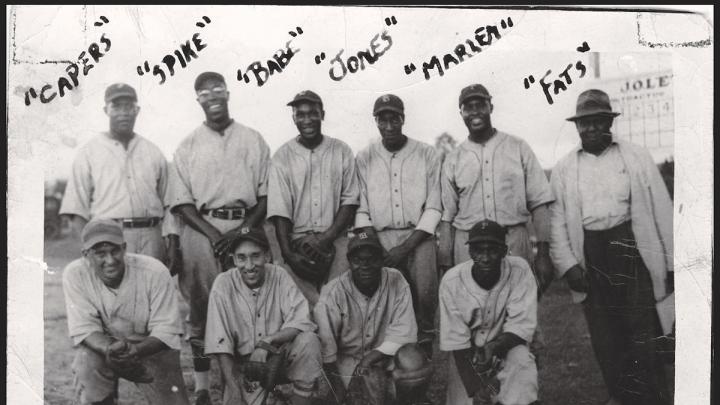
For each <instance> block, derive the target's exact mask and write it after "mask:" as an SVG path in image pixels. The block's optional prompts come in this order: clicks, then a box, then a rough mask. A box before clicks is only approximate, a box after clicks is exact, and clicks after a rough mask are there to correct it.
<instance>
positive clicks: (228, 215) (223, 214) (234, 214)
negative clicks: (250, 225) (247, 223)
mask: <svg viewBox="0 0 720 405" xmlns="http://www.w3.org/2000/svg"><path fill="white" fill-rule="evenodd" d="M247 211H248V210H247V208H215V209H212V210H209V209H201V210H200V213H201V214H203V215H210V216H211V217H213V218H219V219H225V220H228V221H231V220H234V219H243V218H245V215H246V214H247Z"/></svg>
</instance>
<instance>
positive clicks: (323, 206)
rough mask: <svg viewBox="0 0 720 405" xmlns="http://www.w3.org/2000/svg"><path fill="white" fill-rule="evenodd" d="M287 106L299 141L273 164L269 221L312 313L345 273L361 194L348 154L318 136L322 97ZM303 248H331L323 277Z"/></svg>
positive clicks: (299, 98) (307, 96)
mask: <svg viewBox="0 0 720 405" xmlns="http://www.w3.org/2000/svg"><path fill="white" fill-rule="evenodd" d="M288 106H291V107H292V112H293V115H292V117H293V122H294V123H295V126H296V127H297V129H298V131H299V135H298V136H296V137H295V138H294V139H292V140H290V141H288V142H287V143H285V144H284V145H283V146H281V147H280V149H278V150H277V152H275V155H274V156H273V158H272V163H271V166H270V174H269V180H268V196H269V198H268V218H272V219H273V220H274V221H275V231H276V233H277V238H278V242H279V244H280V249H281V251H282V254H283V258H284V259H285V262H286V263H287V264H288V266H289V267H290V269H291V271H292V274H293V275H294V276H295V279H296V282H297V284H298V287H299V288H300V290H301V291H302V292H303V294H304V295H305V298H307V300H308V301H309V302H310V307H311V308H312V306H314V305H315V303H316V302H317V300H318V298H319V297H320V286H321V285H322V284H324V283H325V282H327V280H331V279H333V278H335V277H337V276H338V275H339V274H340V273H341V272H343V271H346V270H347V269H348V263H347V258H346V257H345V256H346V255H345V253H346V251H347V231H348V228H349V227H350V225H351V224H352V219H353V217H354V215H355V209H356V208H357V206H358V199H359V194H360V190H359V189H358V183H357V177H356V174H355V158H354V156H353V153H352V150H351V149H350V147H349V146H348V145H347V144H346V143H345V142H343V141H340V140H339V139H336V138H332V137H329V136H327V135H324V134H323V133H322V129H321V128H322V121H323V119H324V118H325V111H324V110H323V103H322V99H320V96H318V95H317V94H316V93H314V92H312V91H310V90H305V91H302V92H300V93H298V94H297V95H296V96H295V97H294V98H293V100H292V101H290V102H289V103H288ZM303 243H307V244H309V245H310V247H311V249H316V250H319V251H321V252H322V251H328V250H329V249H330V247H331V246H332V247H334V251H335V256H334V258H333V260H332V263H331V264H330V266H329V269H327V270H328V271H327V273H325V272H323V271H320V270H319V269H318V267H319V266H317V263H315V262H314V261H312V259H310V258H308V257H306V256H305V255H304V254H302V253H301V252H300V251H298V250H299V249H298V247H299V246H301V244H303ZM303 269H308V271H301V270H303Z"/></svg>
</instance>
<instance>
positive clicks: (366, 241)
mask: <svg viewBox="0 0 720 405" xmlns="http://www.w3.org/2000/svg"><path fill="white" fill-rule="evenodd" d="M365 246H368V247H372V248H374V249H375V250H377V251H380V252H382V250H383V246H382V245H381V244H380V240H379V239H378V238H377V236H375V235H374V234H372V233H367V232H359V233H358V234H357V235H355V237H353V238H351V239H350V241H349V242H348V253H347V254H348V255H351V254H352V253H353V252H355V251H356V250H358V249H360V248H361V247H365Z"/></svg>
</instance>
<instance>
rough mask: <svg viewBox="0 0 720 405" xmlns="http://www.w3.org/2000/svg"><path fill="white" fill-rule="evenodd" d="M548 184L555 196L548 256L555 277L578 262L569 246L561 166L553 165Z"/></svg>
mask: <svg viewBox="0 0 720 405" xmlns="http://www.w3.org/2000/svg"><path fill="white" fill-rule="evenodd" d="M550 184H551V188H552V192H553V195H554V196H555V201H554V202H553V203H552V204H550V258H551V259H552V261H553V264H554V265H555V271H556V273H557V277H558V278H561V277H562V276H564V275H565V272H567V271H568V270H569V269H570V268H571V267H573V266H575V265H576V264H578V261H577V259H576V258H575V255H574V254H573V252H572V248H571V247H570V236H569V234H568V229H567V227H568V223H567V216H566V214H565V209H566V208H565V202H566V199H565V185H564V184H563V169H562V167H561V166H559V165H555V169H553V171H552V175H551V176H550Z"/></svg>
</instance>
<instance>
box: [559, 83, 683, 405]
mask: <svg viewBox="0 0 720 405" xmlns="http://www.w3.org/2000/svg"><path fill="white" fill-rule="evenodd" d="M618 115H620V114H619V113H617V112H615V111H613V110H612V108H611V106H610V99H609V97H608V95H607V94H606V93H605V92H603V91H601V90H595V89H592V90H587V91H585V92H583V93H581V94H580V96H579V97H578V101H577V110H576V114H575V115H574V116H572V117H570V118H568V121H572V122H574V123H575V126H576V127H577V130H578V133H579V135H580V141H581V144H580V145H579V146H578V147H576V148H575V149H573V150H572V151H571V152H570V153H569V154H568V155H567V156H565V157H564V158H563V159H561V160H560V161H559V162H558V164H557V165H556V166H555V168H554V169H553V172H552V178H551V180H550V183H551V187H552V189H553V192H554V195H555V203H554V204H553V205H552V206H551V233H552V235H551V244H550V254H551V256H552V258H553V261H554V263H555V268H556V269H557V273H558V276H559V277H564V278H565V279H566V280H567V282H568V285H569V286H570V289H571V290H572V293H573V298H574V301H576V302H583V306H584V310H585V317H586V319H587V322H588V327H589V330H590V336H591V341H592V346H593V349H594V351H595V355H596V357H597V360H598V363H599V365H600V369H601V371H602V374H603V378H604V380H605V384H606V386H607V388H608V392H609V394H610V399H609V401H608V402H607V403H608V404H667V403H670V398H671V396H670V393H668V392H666V391H667V383H666V377H665V375H664V371H663V364H662V362H661V360H660V359H659V357H658V342H659V340H661V339H658V338H659V337H661V336H663V335H664V334H667V333H668V332H669V331H670V329H671V327H672V325H673V321H674V309H673V305H667V303H668V302H672V297H673V295H672V293H673V283H672V280H673V277H672V275H673V233H672V202H671V201H670V196H669V194H668V191H667V188H666V187H665V184H664V183H663V180H662V177H661V176H660V172H659V170H658V168H657V166H656V165H655V162H653V159H652V157H651V156H650V153H648V151H647V150H646V149H645V148H642V147H640V146H638V145H634V144H632V143H629V142H626V141H623V140H619V139H616V138H615V137H614V136H613V134H612V132H611V131H610V129H611V127H612V123H613V119H614V118H615V117H616V116H618ZM631 196H632V199H631Z"/></svg>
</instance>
